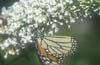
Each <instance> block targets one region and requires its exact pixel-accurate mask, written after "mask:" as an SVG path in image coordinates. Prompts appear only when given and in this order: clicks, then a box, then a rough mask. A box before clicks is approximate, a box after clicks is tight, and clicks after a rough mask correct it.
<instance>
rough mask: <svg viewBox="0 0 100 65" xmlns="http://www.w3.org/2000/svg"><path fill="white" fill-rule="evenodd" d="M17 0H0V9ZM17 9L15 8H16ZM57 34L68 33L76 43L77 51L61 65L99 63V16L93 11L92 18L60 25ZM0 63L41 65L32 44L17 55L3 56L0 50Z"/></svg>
mask: <svg viewBox="0 0 100 65" xmlns="http://www.w3.org/2000/svg"><path fill="white" fill-rule="evenodd" d="M15 1H18V0H0V10H1V8H2V7H3V6H6V7H8V6H10V5H12V4H13V3H14V2H15ZM16 10H17V9H16ZM57 35H68V36H73V37H75V38H76V40H77V43H78V48H77V51H76V52H75V53H74V54H72V55H70V56H68V57H66V59H65V60H64V64H63V65H100V16H99V15H98V14H97V13H93V17H92V19H88V18H87V19H85V21H83V22H80V20H77V22H76V23H73V24H71V28H70V29H69V28H67V25H64V26H63V27H61V30H60V31H59V32H58V33H57ZM0 65H41V63H40V61H39V58H38V55H37V52H36V49H35V47H34V45H33V44H31V45H27V47H26V48H25V49H23V50H21V53H20V55H18V56H16V55H15V56H9V57H8V59H4V58H3V53H2V51H0Z"/></svg>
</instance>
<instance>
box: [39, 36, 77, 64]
mask: <svg viewBox="0 0 100 65" xmlns="http://www.w3.org/2000/svg"><path fill="white" fill-rule="evenodd" d="M37 43H38V44H37V49H38V54H39V56H40V59H41V60H42V63H43V64H44V65H62V63H63V60H64V58H65V57H66V55H68V54H69V53H71V52H72V51H73V50H75V44H76V41H75V40H74V39H73V38H72V37H69V36H53V37H45V38H43V39H41V38H38V40H37Z"/></svg>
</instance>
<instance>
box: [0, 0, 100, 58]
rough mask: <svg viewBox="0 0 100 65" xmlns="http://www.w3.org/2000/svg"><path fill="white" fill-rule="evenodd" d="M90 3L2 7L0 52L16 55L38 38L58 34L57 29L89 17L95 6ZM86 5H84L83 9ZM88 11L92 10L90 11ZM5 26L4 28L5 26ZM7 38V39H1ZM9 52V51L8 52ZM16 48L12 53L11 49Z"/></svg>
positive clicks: (43, 0)
mask: <svg viewBox="0 0 100 65" xmlns="http://www.w3.org/2000/svg"><path fill="white" fill-rule="evenodd" d="M89 3H94V2H93V1H92V0H90V1H88V2H87V1H81V0H76V1H74V0H19V1H18V2H15V3H14V4H13V5H12V6H9V7H8V8H6V7H3V8H2V12H1V17H0V35H3V38H4V39H3V40H1V41H0V48H1V49H2V50H6V51H7V52H6V55H5V57H7V54H12V55H14V54H16V53H17V54H18V52H19V47H21V48H24V46H25V44H27V43H33V42H34V41H35V38H36V37H38V36H41V35H44V36H49V35H53V34H54V33H56V32H58V30H59V27H60V26H62V25H64V24H65V23H67V24H68V27H70V24H71V23H74V22H75V21H76V20H77V19H82V20H83V18H84V17H88V16H89V17H91V12H90V10H91V11H93V12H96V11H99V9H100V7H97V8H95V9H93V8H94V7H95V6H96V4H90V5H89ZM87 4H88V5H87ZM91 7H92V8H91ZM5 23H6V24H5ZM5 36H7V37H5ZM8 48H10V50H8ZM15 48H16V49H15Z"/></svg>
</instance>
